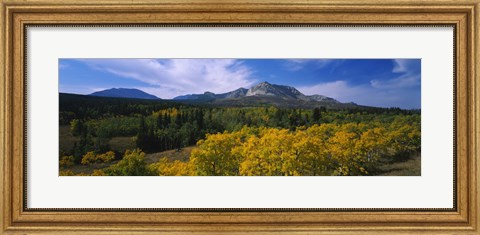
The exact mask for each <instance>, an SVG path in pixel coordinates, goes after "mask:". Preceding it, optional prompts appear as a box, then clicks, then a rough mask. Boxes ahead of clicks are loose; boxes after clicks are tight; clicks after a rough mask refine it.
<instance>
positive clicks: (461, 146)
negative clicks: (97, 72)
mask: <svg viewBox="0 0 480 235" xmlns="http://www.w3.org/2000/svg"><path fill="white" fill-rule="evenodd" d="M1 14H2V15H1V29H2V33H1V41H2V47H1V53H0V54H1V55H2V56H1V58H0V60H1V63H0V64H1V65H2V66H1V69H2V73H1V74H0V77H1V78H2V79H1V80H2V85H1V86H0V97H1V98H0V99H1V102H0V107H1V112H0V120H1V123H0V125H1V130H2V131H1V135H0V145H1V146H2V147H1V148H0V158H1V161H0V173H1V174H0V180H1V182H2V184H1V185H2V186H1V189H2V193H1V200H0V208H1V210H2V212H1V220H0V224H1V226H0V228H1V230H0V231H1V232H2V233H6V234H10V233H21V234H30V233H48V234H52V233H73V232H76V233H79V234H112V233H128V234H154V233H162V234H163V233H167V234H168V233H192V232H197V233H227V232H229V233H251V234H269V233H285V234H315V233H342V234H344V233H348V234H370V233H400V232H409V233H414V232H415V233H420V232H422V233H423V232H425V233H431V234H438V233H456V234H461V233H465V234H478V233H479V231H480V229H479V227H480V217H479V215H478V212H479V207H480V206H479V205H480V200H479V196H480V194H479V193H478V190H479V186H480V185H479V182H480V180H479V179H480V178H479V177H480V174H479V172H478V168H479V161H478V156H480V154H479V153H480V152H479V147H480V146H479V139H478V136H477V135H478V134H479V129H478V121H479V120H480V119H479V115H480V114H479V112H478V105H479V103H478V102H479V92H480V86H479V83H478V80H479V79H480V77H479V72H478V68H479V67H480V64H479V59H480V50H479V49H478V47H479V45H480V43H479V42H480V38H479V33H478V31H479V28H480V25H479V23H478V22H479V21H480V1H479V0H442V1H434V0H422V1H414V2H412V1H406V0H393V1H382V0H347V1H330V0H313V1H304V0H287V1H270V0H268V1H249V0H239V1H209V0H207V1H202V0H192V1H182V0H166V1H155V0H139V1H135V3H133V2H132V1H122V0H98V1H96V0H74V1H68V2H66V1H56V0H26V1H24V0H2V1H1ZM35 24H41V25H90V24H94V25H120V26H121V25H141V24H217V25H221V24H249V25H253V26H254V25H255V24H285V25H287V24H328V25H379V26H382V25H436V24H438V25H453V26H454V27H455V32H454V33H455V48H454V51H455V55H454V58H455V76H456V84H455V89H456V90H455V102H456V109H455V117H456V120H455V121H456V130H455V131H456V135H455V137H454V138H455V141H456V149H455V156H456V159H455V160H456V164H455V165H454V167H455V172H456V174H455V179H454V182H455V189H456V190H455V191H456V194H455V195H454V205H455V206H454V209H453V210H422V209H411V210H387V209H374V210H373V209H372V210H369V209H331V210H294V209H291V210H288V209H281V210H274V209H271V210H262V209H246V210H236V209H212V210H208V209H205V210H191V209H190V210H189V209H185V210H183V209H178V210H162V209H158V210H143V209H118V210H109V209H76V210H70V209H52V210H48V209H39V210H32V209H28V208H26V206H25V201H26V191H25V187H26V172H25V171H26V169H25V164H24V163H25V162H24V161H25V160H24V159H25V158H24V155H25V151H26V148H25V144H26V134H25V125H24V120H25V115H26V110H25V109H26V96H25V73H26V67H25V63H26V58H25V54H24V52H25V43H26V42H25V28H26V27H27V26H28V25H35Z"/></svg>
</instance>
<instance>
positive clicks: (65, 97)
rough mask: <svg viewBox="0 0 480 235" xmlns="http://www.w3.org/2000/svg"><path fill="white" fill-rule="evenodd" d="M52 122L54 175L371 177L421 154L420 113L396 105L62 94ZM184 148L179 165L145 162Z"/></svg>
mask: <svg viewBox="0 0 480 235" xmlns="http://www.w3.org/2000/svg"><path fill="white" fill-rule="evenodd" d="M59 120H60V132H61V133H60V135H61V138H60V159H59V162H60V174H61V175H256V176H259V175H276V176H280V175H375V174H378V172H379V170H378V169H379V165H381V164H384V163H385V162H395V161H397V160H398V161H401V160H403V159H408V157H409V156H411V155H414V154H418V153H419V152H420V150H421V141H420V136H421V134H420V111H418V110H401V109H398V108H390V109H384V108H372V107H360V106H358V107H355V108H348V109H330V108H325V107H316V108H295V107H288V108H287V107H276V106H273V105H268V104H265V103H262V104H261V105H249V106H248V107H238V106H234V107H231V106H228V105H222V106H212V105H207V104H203V103H197V104H195V103H185V102H183V103H182V102H181V101H178V102H177V101H169V100H142V99H123V98H105V97H91V96H81V95H70V94H60V117H59ZM62 136H63V137H64V138H62ZM191 146H194V148H193V150H192V151H191V153H190V152H189V155H188V156H186V157H185V158H182V159H181V160H178V159H174V158H173V157H168V156H165V154H163V155H161V156H162V157H161V158H159V159H158V160H157V161H156V162H153V163H152V162H148V161H147V160H146V156H148V155H149V154H156V153H159V152H168V151H176V152H181V151H182V150H183V149H184V148H187V147H188V148H190V147H191Z"/></svg>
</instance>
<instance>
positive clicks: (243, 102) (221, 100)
mask: <svg viewBox="0 0 480 235" xmlns="http://www.w3.org/2000/svg"><path fill="white" fill-rule="evenodd" d="M174 100H177V101H183V102H187V103H189V102H194V103H208V104H213V105H220V106H265V105H275V106H280V107H303V108H308V107H329V108H355V107H358V106H357V105H356V104H355V103H345V104H344V103H341V102H339V101H337V100H335V99H333V98H331V97H327V96H323V95H310V96H307V95H304V94H302V93H301V92H300V91H299V90H297V89H296V88H295V87H291V86H285V85H276V84H270V83H268V82H261V83H259V84H257V85H255V86H253V87H251V88H250V89H245V88H239V89H237V90H234V91H231V92H227V93H223V94H214V93H212V92H205V93H204V94H190V95H183V96H177V97H175V98H174Z"/></svg>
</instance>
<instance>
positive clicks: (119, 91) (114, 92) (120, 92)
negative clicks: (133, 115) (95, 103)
mask: <svg viewBox="0 0 480 235" xmlns="http://www.w3.org/2000/svg"><path fill="white" fill-rule="evenodd" d="M90 96H101V97H117V98H135V99H149V100H155V99H160V98H158V97H156V96H154V95H151V94H148V93H146V92H144V91H141V90H138V89H128V88H111V89H107V90H103V91H97V92H94V93H92V94H90Z"/></svg>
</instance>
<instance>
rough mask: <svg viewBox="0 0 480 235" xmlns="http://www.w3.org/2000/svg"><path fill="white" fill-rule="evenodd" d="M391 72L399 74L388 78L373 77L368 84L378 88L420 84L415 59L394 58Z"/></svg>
mask: <svg viewBox="0 0 480 235" xmlns="http://www.w3.org/2000/svg"><path fill="white" fill-rule="evenodd" d="M392 73H400V74H401V75H400V76H398V77H396V78H393V79H389V80H383V81H382V80H378V79H374V80H371V81H370V85H371V86H372V87H374V88H378V89H396V88H406V87H413V86H417V85H420V77H421V75H420V70H419V66H418V63H417V61H416V60H411V59H396V60H394V66H393V69H392Z"/></svg>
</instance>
